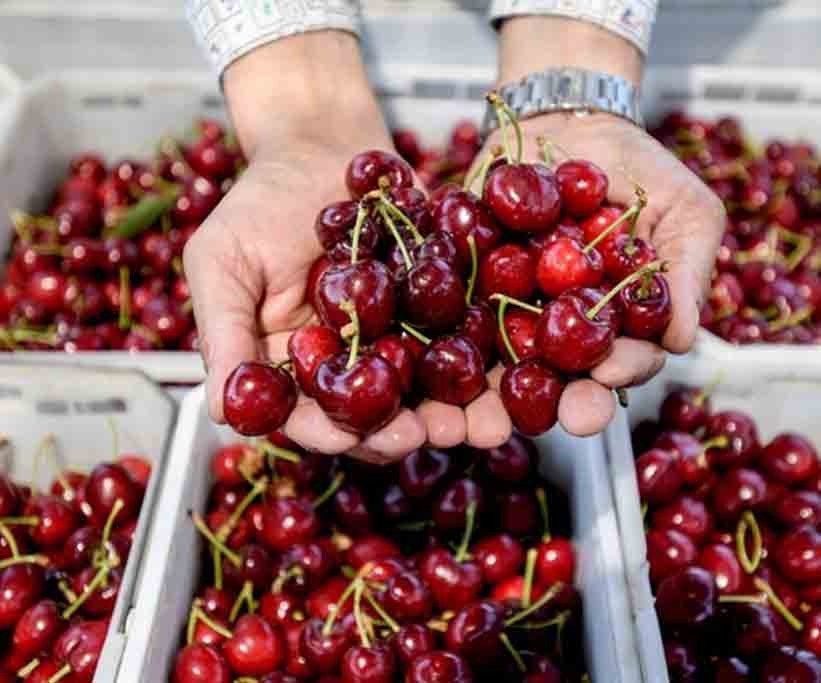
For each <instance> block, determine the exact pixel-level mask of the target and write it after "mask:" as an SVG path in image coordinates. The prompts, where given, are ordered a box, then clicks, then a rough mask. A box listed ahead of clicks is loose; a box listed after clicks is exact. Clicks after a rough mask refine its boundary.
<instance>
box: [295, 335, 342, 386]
mask: <svg viewBox="0 0 821 683" xmlns="http://www.w3.org/2000/svg"><path fill="white" fill-rule="evenodd" d="M343 350H344V346H343V344H342V340H341V339H340V338H339V335H337V334H336V332H334V331H333V330H332V329H330V328H329V327H325V326H323V325H305V326H304V327H300V328H299V329H298V330H296V331H295V332H294V333H293V334H292V335H291V336H290V338H289V339H288V357H289V358H290V359H291V362H292V363H293V368H294V374H295V375H296V379H297V382H298V383H299V386H300V388H301V389H302V391H303V393H305V394H307V395H308V396H310V395H311V392H312V391H313V383H314V375H315V374H316V369H317V368H318V367H319V364H320V363H321V362H322V361H324V360H326V359H327V358H329V357H330V356H332V355H334V354H336V353H341V352H342V351H343Z"/></svg>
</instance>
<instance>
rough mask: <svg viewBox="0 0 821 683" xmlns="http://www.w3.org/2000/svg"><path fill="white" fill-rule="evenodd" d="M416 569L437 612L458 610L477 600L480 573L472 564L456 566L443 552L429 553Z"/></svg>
mask: <svg viewBox="0 0 821 683" xmlns="http://www.w3.org/2000/svg"><path fill="white" fill-rule="evenodd" d="M419 569H420V572H421V573H422V577H423V578H424V579H425V581H426V582H427V584H428V586H430V590H431V592H432V593H433V596H434V598H435V599H436V604H437V605H438V606H439V608H440V609H443V610H447V609H460V608H461V607H464V606H465V605H468V604H469V603H471V602H472V601H473V600H475V599H476V598H477V597H478V596H479V592H480V591H481V590H482V572H481V569H480V568H479V565H477V564H476V563H475V562H457V561H456V558H455V557H454V556H453V554H452V553H451V552H450V551H448V550H445V549H444V548H436V549H433V550H429V551H428V552H427V553H425V555H424V556H423V557H422V558H421V560H420V563H419Z"/></svg>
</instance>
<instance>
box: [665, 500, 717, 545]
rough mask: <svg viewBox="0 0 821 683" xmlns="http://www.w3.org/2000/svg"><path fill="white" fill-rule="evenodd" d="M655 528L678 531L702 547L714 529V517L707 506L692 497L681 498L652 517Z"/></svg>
mask: <svg viewBox="0 0 821 683" xmlns="http://www.w3.org/2000/svg"><path fill="white" fill-rule="evenodd" d="M651 522H652V526H653V528H656V529H676V530H678V531H680V532H681V533H683V534H686V535H687V536H689V537H690V538H691V539H693V542H694V543H696V544H697V545H701V543H703V541H704V539H705V538H706V537H707V534H709V533H710V531H711V530H712V528H713V516H712V514H710V511H709V510H708V509H707V506H706V505H705V504H704V503H703V502H702V501H700V500H696V499H695V498H691V497H690V496H680V497H678V498H676V499H675V500H674V501H673V502H671V503H669V504H668V505H665V506H664V507H661V508H658V509H657V510H655V511H654V512H653V515H652V517H651Z"/></svg>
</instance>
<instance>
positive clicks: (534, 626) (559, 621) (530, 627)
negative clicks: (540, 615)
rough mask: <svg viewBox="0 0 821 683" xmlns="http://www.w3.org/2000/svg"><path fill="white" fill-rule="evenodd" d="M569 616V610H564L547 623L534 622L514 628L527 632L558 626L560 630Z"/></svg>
mask: <svg viewBox="0 0 821 683" xmlns="http://www.w3.org/2000/svg"><path fill="white" fill-rule="evenodd" d="M570 614H571V613H570V610H565V611H564V612H561V613H560V614H558V615H556V616H555V617H553V618H552V619H549V620H548V621H535V622H530V623H528V624H517V625H516V626H515V627H514V628H517V629H525V630H527V631H541V630H543V629H546V628H550V627H551V626H558V627H559V628H561V627H563V626H564V625H565V623H566V622H567V620H568V619H569V618H570Z"/></svg>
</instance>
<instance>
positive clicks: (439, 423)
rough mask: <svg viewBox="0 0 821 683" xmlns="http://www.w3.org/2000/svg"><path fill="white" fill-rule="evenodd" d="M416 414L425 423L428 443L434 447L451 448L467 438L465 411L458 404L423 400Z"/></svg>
mask: <svg viewBox="0 0 821 683" xmlns="http://www.w3.org/2000/svg"><path fill="white" fill-rule="evenodd" d="M416 414H417V415H418V416H419V419H420V420H422V422H423V424H424V425H425V433H426V434H427V440H428V443H429V444H430V445H431V446H434V447H435V448H453V447H454V446H458V445H459V444H460V443H464V441H465V439H466V438H467V423H466V422H465V411H464V410H462V409H461V408H459V407H458V406H452V405H448V404H447V403H440V402H439V401H425V402H423V403H422V404H421V405H420V406H419V407H418V408H417V409H416Z"/></svg>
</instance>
